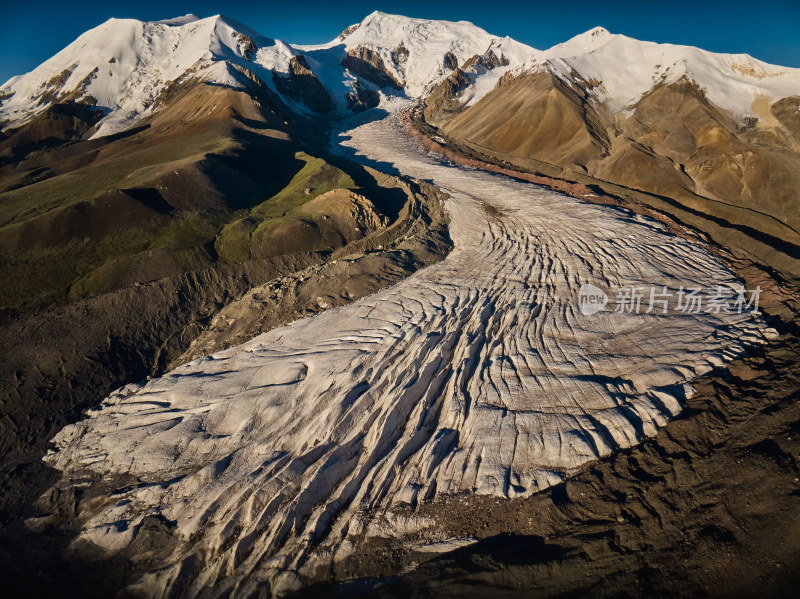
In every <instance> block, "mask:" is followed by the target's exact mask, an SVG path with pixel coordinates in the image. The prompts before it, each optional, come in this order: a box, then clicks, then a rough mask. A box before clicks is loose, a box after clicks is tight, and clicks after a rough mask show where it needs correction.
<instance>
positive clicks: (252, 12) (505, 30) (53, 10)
mask: <svg viewBox="0 0 800 599" xmlns="http://www.w3.org/2000/svg"><path fill="white" fill-rule="evenodd" d="M647 5H648V3H647V1H646V0H618V1H614V0H606V1H603V0H593V1H586V0H571V1H568V2H559V1H558V0H550V1H549V2H539V1H537V0H528V1H527V2H514V1H502V2H498V1H494V2H492V1H489V0H480V1H475V0H459V1H450V2H437V1H435V0H426V1H419V0H406V1H404V2H397V1H385V2H383V1H375V2H346V1H344V0H340V1H336V0H327V1H325V0H294V1H293V0H284V1H283V2H273V1H269V0H267V1H261V2H255V3H254V2H240V1H238V0H217V1H213V2H210V1H205V0H198V1H195V2H182V1H178V2H172V1H170V0H161V1H152V0H141V1H138V2H135V3H124V4H122V3H120V4H118V5H115V4H114V3H113V2H106V3H103V4H102V5H99V6H98V5H97V4H95V3H90V2H84V1H82V0H74V1H70V2H64V1H62V2H52V1H51V0H37V1H33V2H31V1H28V2H25V1H20V0H16V1H15V2H13V3H12V2H10V1H9V0H0V82H4V81H6V80H7V79H9V78H10V77H12V76H13V75H18V74H21V73H24V72H27V71H29V70H31V69H32V68H34V67H35V66H36V65H38V64H39V63H41V62H42V61H44V60H46V59H47V58H49V57H50V56H52V55H53V54H55V53H56V52H58V51H59V50H60V49H61V48H63V47H64V46H66V45H67V44H69V43H70V42H71V41H72V40H74V39H75V38H76V37H78V35H80V34H81V33H83V32H84V31H85V30H87V29H90V28H92V27H94V26H96V25H99V24H100V23H102V22H103V21H105V20H106V19H108V18H110V17H133V18H138V19H145V20H156V19H165V18H170V17H174V16H179V15H183V14H186V13H189V12H193V13H196V14H198V15H200V16H202V17H206V16H210V15H214V14H217V13H222V14H224V15H227V16H229V17H231V18H233V19H236V20H238V21H241V22H243V23H245V24H247V25H249V26H250V27H251V28H253V29H256V30H257V31H259V32H260V33H262V34H263V35H265V36H267V37H272V38H279V39H282V40H284V41H287V42H294V43H321V42H325V41H329V40H331V39H333V38H334V37H335V36H336V35H337V34H338V33H339V32H340V31H341V30H342V29H344V28H345V27H346V26H347V25H350V24H352V23H355V22H358V21H360V20H361V19H362V18H363V17H364V16H366V15H367V14H369V13H370V12H372V11H373V10H382V11H384V12H390V13H397V14H404V15H407V16H411V17H424V18H431V19H448V20H453V21H458V20H467V21H472V22H473V23H475V24H476V25H478V26H480V27H483V28H484V29H486V30H487V31H489V32H490V33H493V34H495V35H510V36H511V37H513V38H515V39H517V40H519V41H521V42H523V43H526V44H529V45H531V46H533V47H535V48H539V49H545V48H548V47H550V46H552V45H553V44H556V43H558V42H561V41H564V40H566V39H568V38H570V37H572V36H573V35H576V34H578V33H581V32H583V31H586V30H587V29H591V28H592V27H595V26H597V25H600V26H603V27H605V28H606V29H608V30H609V31H611V32H613V33H623V34H625V35H629V36H631V37H635V38H638V39H644V40H651V41H657V42H671V43H677V44H689V45H693V46H700V47H702V48H705V49H707V50H713V51H716V52H745V53H748V54H752V55H753V56H755V57H756V58H759V59H761V60H765V61H767V62H771V63H776V64H782V65H786V66H794V67H800V0H770V1H769V2H756V1H754V0H750V1H748V2H745V1H743V0H728V1H726V2H721V1H717V0H706V1H704V0H691V1H688V0H666V1H664V0H658V1H656V2H654V3H653V6H654V7H655V8H652V9H648V8H643V7H646V6H647Z"/></svg>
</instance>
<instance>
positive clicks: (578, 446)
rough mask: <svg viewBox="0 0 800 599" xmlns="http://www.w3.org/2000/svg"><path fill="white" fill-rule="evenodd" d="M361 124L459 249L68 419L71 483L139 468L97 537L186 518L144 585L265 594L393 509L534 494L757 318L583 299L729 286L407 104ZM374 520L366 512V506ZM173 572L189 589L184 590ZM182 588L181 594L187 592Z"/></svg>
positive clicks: (709, 264)
mask: <svg viewBox="0 0 800 599" xmlns="http://www.w3.org/2000/svg"><path fill="white" fill-rule="evenodd" d="M386 106H387V109H388V110H387V116H386V117H385V118H383V119H382V120H377V121H369V119H368V117H369V113H367V114H366V115H362V116H361V117H356V118H354V119H352V120H351V125H350V128H349V129H348V130H346V131H343V132H342V134H341V135H340V141H341V142H342V146H344V148H343V149H342V150H341V151H343V152H345V153H349V154H351V155H354V156H355V158H356V159H357V160H363V161H369V162H380V163H382V164H384V165H391V168H394V169H396V170H397V171H398V172H401V173H403V174H405V175H409V176H412V177H416V178H419V179H426V180H431V181H433V182H434V183H435V184H436V185H438V186H439V187H441V188H442V189H443V190H444V191H446V192H447V193H448V194H450V198H449V199H448V200H447V202H448V204H447V207H448V211H449V214H450V218H451V235H452V238H453V241H454V245H455V248H454V250H453V251H452V252H451V254H450V255H449V256H448V257H447V258H446V259H445V260H444V261H443V262H441V263H438V264H436V265H434V266H431V267H429V268H427V269H424V270H422V271H419V272H418V273H416V274H414V275H412V276H411V277H409V278H408V279H406V280H404V281H402V282H401V283H398V284H397V285H395V286H394V287H392V288H390V289H387V290H385V291H381V292H379V293H376V294H374V295H372V296H369V297H367V298H364V299H362V300H360V301H358V302H356V303H354V304H352V305H349V306H346V307H343V308H339V309H332V310H329V311H327V312H325V313H323V314H321V315H319V316H316V317H313V318H308V319H303V320H300V321H297V322H295V323H293V324H291V325H289V326H286V327H282V328H279V329H275V330H273V331H271V332H269V333H266V334H263V335H261V336H259V337H256V338H255V339H253V340H251V341H249V342H247V343H245V344H243V345H241V346H238V347H235V348H232V349H229V350H226V351H223V352H220V353H218V354H215V355H213V356H210V357H207V358H203V359H199V360H196V361H194V362H191V363H188V364H186V365H184V366H182V367H180V368H178V369H176V370H174V371H172V372H170V373H168V374H166V375H164V376H163V377H161V378H158V379H155V380H152V381H150V382H148V383H147V384H146V385H144V386H128V387H125V388H123V389H121V390H120V391H118V392H116V393H114V394H112V395H111V396H110V397H109V398H108V399H107V400H106V401H105V402H104V403H103V405H102V406H101V407H100V408H99V409H97V410H95V411H93V412H91V414H90V416H89V418H88V419H87V420H85V421H82V422H79V423H77V424H75V425H72V426H69V427H67V428H65V429H64V430H63V431H62V432H61V433H59V435H58V436H57V437H56V439H55V444H56V450H55V451H53V452H51V454H50V455H48V456H47V457H46V460H47V462H48V463H49V464H50V465H52V466H54V467H56V468H58V469H59V470H62V471H63V473H64V479H63V481H62V485H69V484H70V483H69V481H70V480H81V479H84V480H85V479H86V478H87V477H88V478H90V479H97V478H99V477H105V478H109V479H110V478H112V477H114V476H115V475H133V476H135V477H137V478H138V479H139V480H140V481H142V484H140V485H138V486H137V487H136V488H126V489H122V490H118V491H116V492H115V494H110V495H109V496H108V497H106V498H105V500H103V501H99V500H98V501H94V502H92V503H91V504H88V505H87V506H85V507H84V508H83V509H84V512H83V513H82V514H81V522H82V528H83V530H82V532H81V536H82V538H84V539H86V540H90V541H92V542H93V543H95V544H96V545H98V546H100V547H101V548H103V549H105V550H106V551H108V552H110V553H114V552H116V551H119V550H120V549H122V548H124V547H126V546H127V545H128V544H130V543H131V542H132V541H133V539H134V538H135V536H136V534H137V530H138V526H139V525H140V524H141V522H142V521H143V520H144V519H145V518H146V517H147V516H149V515H159V516H163V518H166V519H167V520H168V521H174V522H176V523H177V529H176V530H177V532H176V534H177V535H178V537H179V538H180V542H179V543H178V544H177V546H176V548H175V549H174V551H173V552H172V553H171V555H170V556H169V558H168V560H167V563H166V564H164V566H165V567H164V568H160V569H158V570H154V571H152V572H149V573H147V574H146V575H145V576H144V577H143V578H142V579H141V580H140V581H139V582H137V583H136V584H135V585H134V586H135V588H136V589H138V590H140V591H143V592H144V593H145V594H148V595H161V594H166V592H168V590H172V591H179V589H181V590H182V591H183V592H184V593H187V594H189V595H196V594H201V593H202V594H209V595H211V596H216V595H220V594H225V593H226V592H229V591H231V590H236V592H237V593H241V594H245V595H246V594H247V593H248V592H251V591H254V590H255V589H257V588H259V587H260V585H262V584H264V583H268V584H269V585H270V588H271V591H272V593H273V594H274V593H277V592H278V591H280V590H281V589H285V588H292V587H295V586H296V585H298V584H300V583H301V582H302V581H303V580H304V579H306V578H311V577H314V576H315V572H316V570H317V568H320V567H325V566H326V565H327V564H330V561H331V560H333V559H336V558H338V557H342V556H344V555H346V553H347V552H348V551H349V550H350V548H351V547H352V544H351V543H352V541H353V539H354V538H355V537H356V536H358V535H360V534H363V533H365V532H367V533H374V532H375V531H382V534H386V531H387V529H386V526H385V525H380V526H379V525H378V524H377V520H378V519H380V521H381V522H383V523H386V522H389V521H392V518H391V509H392V507H394V506H398V505H401V504H404V503H412V504H413V503H414V502H417V501H421V500H425V499H429V498H431V497H434V496H436V495H438V494H443V493H456V492H460V491H467V492H474V493H479V494H491V495H496V496H500V497H517V496H523V495H528V494H531V493H534V492H536V491H539V490H541V489H544V488H546V487H548V486H550V485H553V484H557V483H558V482H560V481H562V480H563V479H564V477H566V476H569V475H570V473H572V472H574V471H576V469H578V468H580V467H581V466H582V465H584V464H586V463H587V462H589V461H591V460H595V459H597V458H598V457H602V456H606V455H609V454H610V453H611V452H613V451H615V450H617V449H619V448H624V447H629V446H631V445H634V444H636V443H638V442H640V441H641V440H642V439H643V438H644V437H646V436H648V435H652V434H653V433H654V432H655V431H656V430H657V427H660V426H663V425H664V424H666V422H667V421H668V420H669V419H670V418H671V417H673V416H675V415H676V414H677V413H679V412H680V410H681V398H682V397H685V394H686V393H688V392H690V387H689V385H688V383H689V381H691V380H692V379H693V378H695V377H697V376H699V375H701V374H703V373H705V372H708V371H709V370H710V369H712V368H714V367H715V366H718V365H720V364H722V363H723V362H725V361H726V360H729V359H731V358H733V357H734V356H736V355H738V354H740V353H741V352H742V351H744V350H745V349H746V347H747V346H748V345H752V344H755V343H760V342H762V341H763V340H764V338H765V336H766V335H767V334H768V333H769V329H767V328H766V327H765V325H764V322H763V320H762V319H761V317H760V316H758V315H753V314H751V313H744V314H737V313H733V314H725V313H718V314H715V313H705V312H701V313H697V314H687V313H681V312H675V311H672V312H670V313H668V314H666V315H665V314H661V313H660V310H656V311H654V312H653V313H651V314H644V313H639V314H618V313H615V312H613V311H612V310H611V309H609V310H607V311H604V312H600V313H597V314H593V315H588V316H586V315H583V314H582V313H581V312H580V311H579V309H578V304H577V297H578V289H579V288H580V287H581V286H582V285H584V284H594V285H597V286H598V287H601V288H603V289H607V290H613V289H618V288H626V287H633V286H640V287H649V286H658V287H659V288H661V286H663V285H666V286H667V287H668V288H669V289H670V290H673V291H675V290H677V289H678V288H679V287H681V286H683V287H702V288H711V287H717V286H719V285H722V286H728V287H732V288H733V287H737V286H738V281H737V280H736V278H735V276H734V274H733V273H732V272H731V271H730V269H729V268H728V267H727V266H725V265H724V264H722V263H721V262H720V261H719V260H717V259H716V258H714V257H713V256H712V255H711V254H709V253H708V252H707V251H706V250H705V249H704V248H703V247H701V246H700V245H697V244H694V243H692V242H689V241H686V240H684V239H681V238H678V237H675V236H673V235H671V234H669V233H668V232H667V231H666V230H665V229H664V228H663V227H662V226H661V225H659V224H657V223H655V222H653V221H651V220H648V219H643V218H640V217H634V216H630V215H628V214H626V213H623V212H621V211H619V210H615V209H610V208H606V207H601V206H596V205H591V204H587V203H584V202H581V201H579V200H575V199H573V198H570V197H567V196H564V195H561V194H558V193H556V192H552V191H549V190H545V189H543V188H540V187H536V186H534V185H530V184H525V183H520V182H516V181H513V180H511V179H508V178H505V177H502V176H497V175H492V174H488V173H483V172H480V171H475V170H470V169H466V168H462V167H457V166H453V165H449V164H445V163H442V162H440V161H439V160H437V159H436V157H433V156H430V155H428V154H427V153H425V152H424V151H422V150H420V149H419V148H418V147H417V146H416V144H415V143H414V142H413V141H412V140H410V139H409V138H408V137H406V136H405V135H404V134H403V131H402V127H401V125H400V122H399V117H398V115H399V113H400V111H401V110H402V109H403V108H404V107H406V106H407V104H406V103H404V102H402V101H395V102H394V103H392V102H388V103H387V104H386ZM378 514H380V518H378V516H377V515H378ZM183 585H187V586H183ZM179 592H180V591H179Z"/></svg>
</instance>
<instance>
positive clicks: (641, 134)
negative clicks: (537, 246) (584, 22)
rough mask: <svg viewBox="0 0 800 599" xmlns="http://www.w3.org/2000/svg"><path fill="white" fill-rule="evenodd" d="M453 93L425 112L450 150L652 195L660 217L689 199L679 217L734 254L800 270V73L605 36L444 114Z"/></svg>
mask: <svg viewBox="0 0 800 599" xmlns="http://www.w3.org/2000/svg"><path fill="white" fill-rule="evenodd" d="M446 85H447V81H445V82H444V83H442V84H440V85H439V86H438V88H436V89H434V92H433V93H432V94H431V96H429V97H428V99H426V101H425V109H424V111H423V115H424V117H425V120H426V121H427V122H428V124H429V125H433V126H434V127H438V128H439V130H438V134H439V135H440V136H444V137H445V138H447V139H449V140H450V142H451V144H455V145H456V146H458V145H460V146H462V147H464V148H466V149H468V151H470V152H474V153H477V154H478V155H481V156H483V157H484V158H486V159H488V160H490V161H492V160H495V161H496V160H500V161H505V162H507V163H509V162H513V161H515V160H516V161H522V162H518V165H519V166H520V168H523V169H525V170H534V171H536V172H540V173H543V174H547V175H549V176H556V177H560V178H567V179H570V180H583V179H580V177H584V178H586V177H588V178H587V179H586V180H585V182H587V183H591V182H593V181H594V182H595V183H598V184H602V183H603V182H608V183H612V184H615V185H617V186H622V188H625V189H629V190H632V191H634V192H644V194H649V196H650V199H647V198H646V197H645V199H644V200H643V201H645V202H650V203H651V204H650V205H654V206H655V205H656V204H657V205H658V208H659V209H664V208H665V206H666V204H665V201H663V200H660V199H659V198H668V199H669V200H670V201H672V202H674V201H677V202H678V209H679V210H681V211H683V212H682V214H681V215H680V218H681V220H683V221H684V222H687V223H690V224H692V225H694V226H697V227H698V228H700V229H701V230H706V231H707V232H711V228H713V229H714V231H713V233H712V236H713V237H714V238H715V239H716V240H717V241H719V242H720V243H722V244H723V245H727V246H729V247H732V248H737V249H740V250H743V254H742V255H749V256H751V257H752V256H753V255H755V256H756V257H757V259H759V260H760V261H762V262H765V263H768V264H771V265H773V266H774V267H775V268H777V269H778V270H784V271H786V272H790V273H794V275H797V274H799V273H800V155H799V154H798V150H800V138H798V126H799V125H800V115H799V114H798V112H797V107H798V105H800V69H789V68H784V67H776V66H772V65H767V64H765V63H762V62H760V61H757V60H755V59H753V58H751V57H749V56H746V55H727V54H714V53H711V52H706V51H703V50H700V49H697V48H689V47H683V46H672V45H668V44H654V43H650V42H639V41H637V40H633V39H631V38H627V37H625V36H618V35H611V34H609V33H608V32H607V31H605V30H604V29H595V30H592V31H589V32H587V33H585V34H582V35H580V36H578V37H576V38H574V39H573V40H570V41H568V42H565V43H564V44H560V45H558V46H555V47H553V48H551V49H550V50H547V51H545V52H542V53H541V54H540V55H539V57H537V58H535V59H534V60H533V61H532V62H530V63H528V64H526V65H525V66H524V67H517V68H515V69H512V70H510V71H509V72H507V73H506V74H505V75H503V77H502V78H501V80H500V81H499V82H498V84H497V85H496V86H495V88H494V89H493V90H492V91H491V93H489V94H488V95H486V96H485V97H484V98H482V99H481V101H479V102H478V103H471V104H468V103H467V102H466V101H465V100H466V97H465V96H463V95H460V94H463V93H464V92H461V91H459V90H458V89H457V88H455V91H454V93H450V95H449V104H448V106H447V109H442V108H440V106H439V105H440V103H438V102H436V101H435V99H436V96H437V93H444V92H441V91H440V90H441V89H442V88H443V87H444V86H446ZM526 161H527V162H526ZM530 161H533V162H530ZM523 163H524V164H523ZM643 197H644V196H643ZM667 204H668V202H667ZM667 211H668V212H670V211H672V209H667ZM687 211H688V212H687ZM672 213H674V214H677V212H675V211H672ZM692 213H696V215H697V216H692ZM703 219H705V220H706V221H710V220H713V221H714V222H713V223H709V222H705V223H703V222H701V220H703Z"/></svg>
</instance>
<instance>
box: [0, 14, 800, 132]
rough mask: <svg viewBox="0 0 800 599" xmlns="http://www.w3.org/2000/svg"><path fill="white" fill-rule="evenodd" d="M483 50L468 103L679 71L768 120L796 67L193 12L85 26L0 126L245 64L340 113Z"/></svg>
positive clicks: (472, 31)
mask: <svg viewBox="0 0 800 599" xmlns="http://www.w3.org/2000/svg"><path fill="white" fill-rule="evenodd" d="M489 52H492V53H493V54H495V55H497V58H498V59H499V62H503V63H504V64H502V65H495V67H496V68H492V69H484V70H483V71H482V72H480V73H475V76H473V77H471V80H470V82H469V84H468V87H470V88H471V92H470V93H469V94H468V96H469V97H468V98H466V99H465V102H464V103H465V104H467V105H471V104H474V103H475V102H476V101H477V100H479V99H480V98H482V97H484V96H485V95H486V94H488V93H489V92H490V91H491V90H492V89H494V87H495V86H496V85H497V82H498V81H499V79H500V77H501V76H502V75H504V74H505V73H506V72H513V73H515V74H521V73H522V72H526V71H529V72H536V71H542V70H544V71H548V72H550V73H552V74H554V75H556V76H558V77H559V78H562V79H564V80H568V81H571V82H573V83H577V84H579V85H580V84H584V87H586V85H585V84H586V83H587V82H594V83H595V85H593V86H591V92H592V93H593V94H594V95H595V96H596V97H597V98H598V99H600V100H602V101H605V102H608V103H609V104H610V105H611V106H612V108H613V109H614V110H618V109H628V108H629V107H630V106H631V105H632V103H634V102H635V101H636V100H638V99H639V98H641V97H642V96H643V95H644V94H645V93H647V92H648V91H650V90H652V88H653V87H654V86H656V85H659V84H664V83H671V82H674V81H676V80H678V79H679V78H680V77H681V76H689V77H693V78H695V79H696V80H697V82H698V85H699V86H700V87H701V88H703V89H705V90H706V91H707V92H708V93H709V97H710V99H712V100H713V101H715V103H716V104H718V105H720V106H722V107H723V108H726V109H728V110H730V111H731V112H732V113H734V114H735V115H736V116H737V118H740V119H742V118H759V119H763V118H768V117H765V116H764V111H763V110H762V109H761V108H760V107H759V106H754V103H755V102H757V101H758V102H761V103H762V104H763V97H765V96H766V97H767V98H772V99H773V100H777V99H780V98H782V97H786V96H789V95H794V94H795V93H800V69H791V68H789V67H779V66H775V65H769V64H767V63H764V62H762V61H759V60H757V59H755V58H753V57H751V56H749V55H746V54H717V53H712V52H708V51H705V50H701V49H698V48H694V47H692V46H677V45H672V44H656V43H654V42H643V41H639V40H635V39H633V38H629V37H627V36H623V35H620V34H612V33H610V32H609V31H608V30H606V29H604V28H602V27H595V28H592V29H590V30H588V31H587V32H584V33H582V34H578V35H577V36H574V37H573V38H571V39H569V40H566V41H565V42H562V43H560V44H557V45H555V46H553V47H551V48H549V49H547V50H538V49H535V48H532V47H530V46H527V45H525V44H522V43H520V42H517V41H516V40H513V39H512V38H510V37H508V36H506V37H500V36H497V35H492V34H490V33H488V32H486V31H485V30H483V29H481V28H480V27H477V26H475V25H474V24H472V23H470V22H468V21H457V22H456V21H442V20H431V19H415V18H409V17H403V16H400V15H391V14H387V13H383V12H380V11H375V12H373V13H371V14H369V15H367V16H366V17H365V18H364V19H363V20H362V21H360V22H359V23H356V24H354V25H352V26H350V27H348V28H346V29H345V30H344V31H343V32H342V33H341V34H340V35H339V36H338V37H337V38H335V39H334V40H331V41H330V42H327V43H324V44H319V45H293V44H290V43H286V42H283V41H281V40H278V39H272V38H269V37H266V36H264V35H261V34H260V33H258V32H257V31H255V30H254V29H252V28H249V27H248V26H247V25H245V24H242V23H239V22H238V21H236V20H233V19H230V18H228V17H225V16H223V15H215V16H211V17H206V18H200V17H197V16H196V15H192V14H190V15H184V16H182V17H177V18H174V19H166V20H161V21H139V20H136V19H109V20H108V21H106V22H104V23H102V24H100V25H98V26H97V27H95V28H93V29H90V30H89V31H87V32H85V33H84V34H82V35H81V36H79V37H78V38H77V39H76V40H75V41H74V42H72V43H71V44H69V45H68V46H67V47H66V48H64V49H63V50H62V51H60V52H58V53H57V54H55V55H54V56H53V57H51V58H50V59H48V60H47V61H45V62H44V63H42V64H41V65H39V66H38V67H37V68H36V69H34V70H32V71H31V72H29V73H26V74H24V75H18V76H16V77H13V78H11V79H10V80H9V81H7V82H6V83H5V84H3V85H2V86H1V87H0V98H2V100H0V123H2V125H3V129H5V130H8V129H11V128H15V127H19V126H21V125H24V124H25V123H27V122H29V121H30V120H31V119H32V118H33V117H34V116H36V115H37V114H40V113H41V112H42V111H43V110H44V109H45V108H46V107H47V105H49V104H51V103H54V102H56V101H67V102H76V103H84V104H91V105H95V106H97V107H98V108H100V109H102V110H103V111H104V112H106V114H105V115H104V116H103V118H102V119H101V122H100V123H99V125H98V128H97V130H96V131H95V132H93V133H92V135H93V136H96V137H99V136H102V135H107V134H111V133H116V132H118V131H122V130H124V129H126V128H128V127H130V126H134V125H135V124H136V123H137V122H138V121H140V120H141V119H142V118H146V116H147V115H149V114H152V113H153V112H154V110H156V108H157V107H154V106H155V105H156V103H157V100H158V97H159V96H160V95H161V94H162V93H163V92H164V91H165V89H166V88H167V87H168V86H169V85H174V84H181V83H182V82H185V81H188V80H191V79H201V80H204V81H207V82H209V83H212V84H221V85H228V86H231V87H241V86H242V77H243V75H242V73H241V71H242V70H246V71H250V72H252V73H253V74H254V76H255V77H257V78H259V79H260V80H261V81H262V82H263V84H264V85H266V86H267V87H268V88H270V89H271V90H272V91H273V92H275V93H277V94H278V95H279V97H281V98H282V100H283V101H284V103H285V104H287V106H288V107H289V108H291V109H292V110H293V111H296V112H300V113H304V114H306V115H308V116H310V117H315V116H318V115H321V114H322V115H324V114H328V112H330V114H333V115H342V114H346V113H348V112H350V111H352V110H361V109H364V108H369V107H371V106H374V105H377V103H378V102H379V101H380V97H382V96H384V95H391V94H392V93H402V94H405V95H406V96H409V97H415V98H423V97H425V96H426V95H427V94H428V93H429V92H430V91H431V90H432V89H433V88H434V87H435V85H436V84H437V83H439V82H441V81H442V80H443V79H445V78H446V77H448V76H450V75H451V73H452V71H453V69H455V68H459V67H463V66H464V65H465V64H466V63H468V62H469V61H470V60H473V59H474V58H475V57H478V56H483V55H486V54H487V53H489ZM630 56H635V57H637V58H639V62H638V63H637V64H638V65H639V68H634V67H631V64H633V63H636V61H631V60H630ZM300 57H302V59H300ZM298 60H303V61H304V62H305V63H306V64H305V67H304V68H303V69H301V70H302V74H303V77H304V78H305V79H306V80H307V81H316V82H318V83H316V84H315V85H316V87H318V88H319V89H320V90H323V89H324V93H325V94H327V95H328V96H330V101H329V102H326V101H324V100H323V101H319V100H317V99H313V100H311V101H305V98H304V96H303V94H302V93H299V92H297V93H294V94H292V93H284V92H285V90H282V89H281V87H280V80H281V78H282V77H284V76H287V77H294V76H295V75H296V73H295V72H293V66H292V65H293V63H296V62H297V61H298ZM364 65H366V66H364ZM295 70H297V69H296V68H295ZM376 71H377V72H380V73H382V74H383V75H384V77H381V76H380V75H377V76H376V75H375V74H374V72H376ZM367 73H370V74H371V76H370V74H367ZM393 83H394V84H395V85H393ZM392 88H394V91H393V90H392ZM321 93H322V92H321V91H318V92H317V94H316V95H317V96H318V95H320V94H321Z"/></svg>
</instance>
